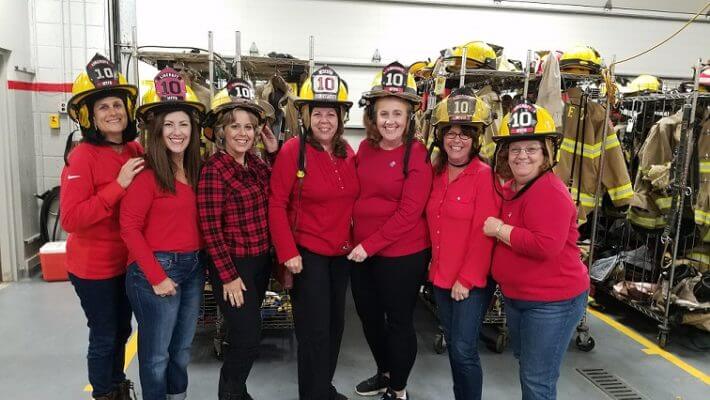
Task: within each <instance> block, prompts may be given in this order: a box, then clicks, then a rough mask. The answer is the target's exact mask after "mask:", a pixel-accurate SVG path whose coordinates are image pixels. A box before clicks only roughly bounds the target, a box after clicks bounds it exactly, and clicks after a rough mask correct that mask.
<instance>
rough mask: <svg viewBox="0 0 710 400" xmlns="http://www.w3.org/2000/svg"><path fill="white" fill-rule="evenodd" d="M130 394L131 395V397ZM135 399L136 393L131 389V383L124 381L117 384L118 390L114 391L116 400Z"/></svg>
mask: <svg viewBox="0 0 710 400" xmlns="http://www.w3.org/2000/svg"><path fill="white" fill-rule="evenodd" d="M131 394H133V396H132V397H131ZM137 398H138V397H136V391H135V389H134V387H133V382H131V381H130V380H128V379H126V380H125V381H123V382H121V383H119V384H118V388H117V389H116V400H133V399H137Z"/></svg>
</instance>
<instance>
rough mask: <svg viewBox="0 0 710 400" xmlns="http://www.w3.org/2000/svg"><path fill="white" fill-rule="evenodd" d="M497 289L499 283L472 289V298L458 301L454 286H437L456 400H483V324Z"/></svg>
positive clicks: (490, 283) (441, 320)
mask: <svg viewBox="0 0 710 400" xmlns="http://www.w3.org/2000/svg"><path fill="white" fill-rule="evenodd" d="M494 291H495V282H493V281H492V280H489V281H488V285H487V286H486V287H485V288H476V287H474V288H472V289H471V290H470V291H469V292H468V298H466V299H465V300H461V301H456V300H454V299H452V298H451V289H442V288H438V287H436V286H435V287H434V296H435V298H436V308H437V313H438V315H439V322H440V323H441V326H442V328H443V329H444V337H445V338H446V343H447V346H448V349H449V363H450V364H451V375H452V376H453V380H454V398H455V399H456V400H480V399H481V390H482V388H483V371H482V370H481V360H480V358H479V357H478V337H479V334H480V330H481V323H482V322H483V318H484V317H485V315H486V311H487V310H488V305H489V304H490V302H491V298H492V297H493V292H494Z"/></svg>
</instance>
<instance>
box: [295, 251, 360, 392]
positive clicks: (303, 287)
mask: <svg viewBox="0 0 710 400" xmlns="http://www.w3.org/2000/svg"><path fill="white" fill-rule="evenodd" d="M299 251H300V253H301V257H302V258H303V271H301V273H299V274H296V275H294V280H293V290H292V299H293V317H294V322H295V324H296V339H297V340H298V395H299V399H300V400H329V399H331V398H333V395H334V390H335V389H334V388H333V386H332V383H331V382H332V381H333V376H334V375H335V367H336V365H337V364H338V355H339V354H340V342H341V340H342V338H343V329H344V325H345V292H346V291H347V288H348V278H349V277H350V261H348V260H347V258H345V256H337V257H327V256H322V255H319V254H316V253H313V252H311V251H308V250H306V249H304V248H299Z"/></svg>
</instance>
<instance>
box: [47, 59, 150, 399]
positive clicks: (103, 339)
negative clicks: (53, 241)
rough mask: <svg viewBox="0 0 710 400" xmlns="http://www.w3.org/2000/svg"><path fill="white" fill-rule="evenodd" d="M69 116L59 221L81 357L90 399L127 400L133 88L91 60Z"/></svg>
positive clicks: (104, 63) (136, 155)
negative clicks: (125, 214) (80, 316)
mask: <svg viewBox="0 0 710 400" xmlns="http://www.w3.org/2000/svg"><path fill="white" fill-rule="evenodd" d="M72 93H73V96H72V98H71V99H70V100H69V116H70V117H71V118H72V119H73V120H74V121H75V122H76V123H78V124H79V126H80V128H81V134H82V139H81V143H80V144H79V145H78V146H77V147H75V148H74V149H73V150H71V153H69V156H68V159H67V157H66V155H65V159H66V165H65V166H64V169H63V170H62V176H61V196H60V203H59V208H60V218H61V223H62V228H63V229H64V230H65V231H67V232H69V237H68V238H67V259H66V264H67V270H68V271H69V279H70V280H71V282H72V285H73V286H74V289H75V290H76V294H77V295H78V296H79V299H80V300H81V307H82V308H83V310H84V314H86V319H87V320H88V326H89V351H88V356H87V361H88V369H89V383H91V385H92V387H93V391H92V393H91V395H92V396H93V398H94V399H102V400H107V399H111V400H113V399H121V400H128V399H129V398H130V396H129V392H130V388H131V386H132V384H131V383H130V381H128V380H126V375H125V374H124V373H123V364H124V359H125V345H126V341H127V340H128V337H129V336H130V334H131V305H130V303H129V302H128V298H127V297H126V288H125V280H126V279H125V277H126V275H125V274H126V259H127V257H128V250H127V249H126V245H125V244H124V243H123V240H121V236H120V232H119V222H118V208H119V207H118V204H119V202H120V201H121V198H122V197H123V195H124V194H125V192H126V189H127V188H128V187H129V186H130V185H131V184H132V182H133V178H134V177H135V176H136V174H138V173H139V172H140V171H141V170H142V169H143V159H142V158H141V155H142V154H143V149H142V148H141V146H140V145H139V144H138V143H137V142H135V141H134V139H135V138H136V136H137V130H136V125H135V121H134V120H133V107H134V105H135V102H136V95H137V93H138V88H137V87H135V86H133V85H128V84H126V79H125V78H124V77H123V75H121V74H120V73H118V70H117V68H116V66H115V65H114V64H113V63H112V62H111V61H109V60H108V59H107V58H105V57H104V56H102V55H100V54H96V55H95V56H94V58H93V59H91V61H90V62H89V64H88V65H87V66H86V72H82V73H81V74H79V76H78V77H77V78H76V80H75V81H74V85H73V86H72Z"/></svg>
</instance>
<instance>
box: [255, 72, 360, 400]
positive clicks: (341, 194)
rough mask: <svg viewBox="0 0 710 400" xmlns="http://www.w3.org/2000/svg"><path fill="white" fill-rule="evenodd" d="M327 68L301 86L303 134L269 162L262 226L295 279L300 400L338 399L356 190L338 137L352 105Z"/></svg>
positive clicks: (350, 160) (348, 153)
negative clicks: (266, 221) (266, 208)
mask: <svg viewBox="0 0 710 400" xmlns="http://www.w3.org/2000/svg"><path fill="white" fill-rule="evenodd" d="M347 96H348V92H347V86H346V85H345V82H343V81H342V80H341V79H340V77H339V76H338V74H336V73H335V71H334V70H333V69H331V68H330V67H327V66H326V67H322V68H320V69H318V70H316V71H315V72H314V73H313V75H312V76H311V77H309V79H308V80H307V81H306V82H305V83H304V84H303V87H302V88H301V92H300V99H299V100H298V101H297V106H298V107H299V108H300V110H299V111H300V115H301V118H302V120H303V126H304V128H305V132H303V133H302V135H301V137H300V138H293V139H291V140H289V141H287V142H286V143H284V145H283V147H282V148H281V151H280V152H279V155H278V157H277V159H276V163H275V164H274V170H273V173H272V175H271V195H270V196H269V229H270V230H271V236H272V239H273V242H274V246H275V247H276V255H277V256H278V260H279V262H282V263H284V264H285V265H286V268H288V269H289V271H291V272H292V273H293V274H295V276H294V282H293V292H292V298H293V313H294V318H295V323H296V338H297V339H298V392H299V399H301V400H333V399H335V400H340V399H347V397H345V396H343V395H342V394H340V393H338V392H337V391H336V389H335V387H334V386H333V384H332V380H333V375H334V374H335V367H336V365H337V362H338V354H339V352H340V341H341V339H342V337H343V328H344V322H345V319H344V313H345V292H346V289H347V286H348V278H349V276H350V267H349V264H350V263H349V261H348V260H347V258H346V257H345V256H346V255H347V254H348V253H349V252H350V251H351V250H352V248H353V245H352V237H351V225H352V213H353V204H354V203H355V198H356V197H357V194H358V191H359V185H358V180H357V174H356V172H355V163H354V153H353V150H352V149H351V148H350V146H349V145H348V144H347V142H346V141H345V139H343V130H344V128H343V127H344V124H345V117H346V114H347V112H348V110H349V109H350V106H352V103H351V102H349V101H347Z"/></svg>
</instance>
